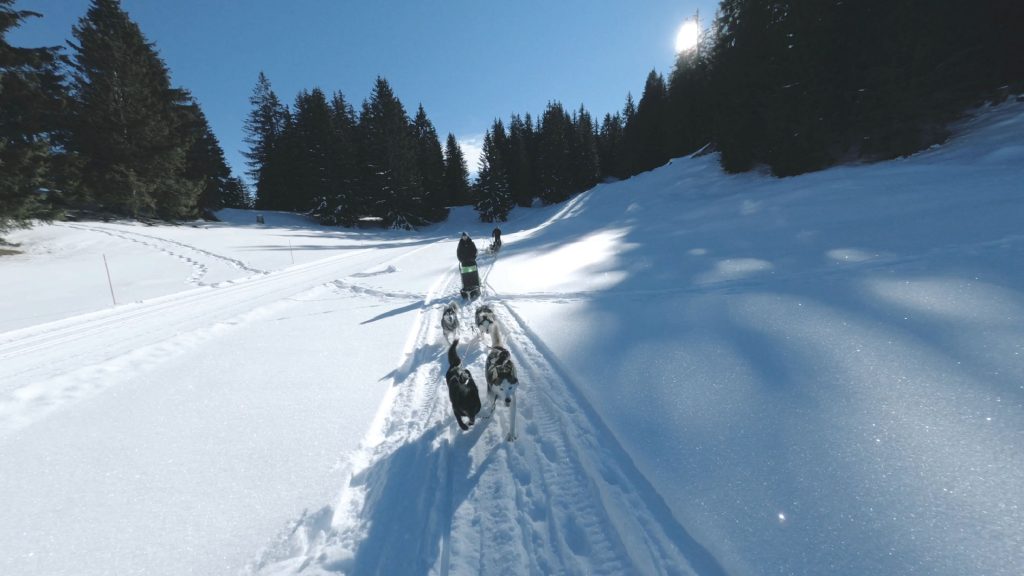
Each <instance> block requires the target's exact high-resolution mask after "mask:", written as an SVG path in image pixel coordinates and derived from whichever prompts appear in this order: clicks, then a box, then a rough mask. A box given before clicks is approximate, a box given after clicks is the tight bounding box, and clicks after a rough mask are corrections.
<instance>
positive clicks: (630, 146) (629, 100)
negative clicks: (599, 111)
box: [612, 93, 640, 179]
mask: <svg viewBox="0 0 1024 576" xmlns="http://www.w3.org/2000/svg"><path fill="white" fill-rule="evenodd" d="M639 135H640V133H639V132H638V131H637V130H636V104H635V103H634V102H633V94H632V93H627V94H626V103H625V104H624V105H623V106H622V140H621V141H622V145H621V146H620V149H619V154H617V155H616V157H615V165H614V166H613V167H612V174H613V175H614V176H615V177H616V178H620V179H621V178H629V177H630V176H632V175H633V174H635V172H633V158H634V157H636V155H637V152H636V150H637V149H638V148H639V147H640V143H639Z"/></svg>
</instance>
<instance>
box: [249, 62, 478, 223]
mask: <svg viewBox="0 0 1024 576" xmlns="http://www.w3.org/2000/svg"><path fill="white" fill-rule="evenodd" d="M250 103H251V104H252V111H251V112H250V114H249V117H248V119H247V121H246V124H245V131H246V142H247V143H248V144H249V151H248V152H247V153H246V157H247V158H248V165H249V175H250V177H251V178H252V181H253V182H255V186H256V191H255V196H256V198H255V205H256V208H259V209H263V210H289V211H298V212H308V213H312V214H313V215H314V216H315V217H317V218H318V219H319V220H320V221H321V222H322V223H324V224H330V225H334V224H339V225H343V226H352V225H354V224H356V223H357V222H358V221H360V220H363V219H368V218H369V219H375V220H376V221H378V222H380V223H381V224H382V225H384V226H388V227H393V228H405V229H409V228H413V227H416V226H421V225H424V224H429V223H431V222H439V221H441V220H444V219H445V218H447V217H448V207H449V206H453V205H461V204H466V203H468V202H469V201H470V195H469V177H468V171H467V168H466V162H465V159H464V157H463V155H462V151H461V149H460V148H459V146H458V143H457V142H456V141H455V136H453V135H451V134H449V135H448V140H447V145H446V147H445V150H444V151H442V149H441V143H440V141H439V140H438V136H437V131H436V129H435V128H434V125H433V124H432V123H431V121H430V120H429V119H428V118H427V113H426V112H425V111H424V109H423V106H420V107H419V108H418V110H417V111H416V115H415V117H413V118H410V117H409V116H408V114H407V113H406V111H405V107H404V106H403V105H402V102H401V101H400V100H399V99H398V97H397V96H395V94H394V92H393V91H392V89H391V86H390V85H389V84H388V82H387V80H385V79H384V78H377V81H376V84H375V85H374V88H373V92H372V93H371V95H370V97H369V98H368V99H366V100H365V101H364V102H363V103H362V107H361V109H360V112H359V114H356V112H355V110H354V108H353V107H352V105H351V104H349V103H348V102H347V101H346V100H345V96H344V95H343V94H342V93H341V92H335V93H334V94H333V95H332V96H331V98H330V101H328V98H327V95H326V94H324V92H323V91H322V90H320V89H319V88H314V89H313V90H303V91H302V92H300V93H299V94H298V95H297V96H296V98H295V103H294V105H293V106H290V107H289V106H286V105H284V104H283V103H282V102H281V100H280V98H278V96H277V94H275V93H274V91H273V89H272V88H271V85H270V81H269V80H268V79H267V77H266V75H265V74H263V73H260V76H259V78H258V80H257V82H256V88H255V89H254V90H253V94H252V97H251V98H250Z"/></svg>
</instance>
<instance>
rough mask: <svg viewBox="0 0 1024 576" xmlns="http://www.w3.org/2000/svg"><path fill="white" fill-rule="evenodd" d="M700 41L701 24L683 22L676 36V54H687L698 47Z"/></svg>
mask: <svg viewBox="0 0 1024 576" xmlns="http://www.w3.org/2000/svg"><path fill="white" fill-rule="evenodd" d="M698 40H700V24H698V23H696V22H694V21H693V20H687V21H686V22H683V25H682V26H680V27H679V32H678V33H677V34H676V53H679V52H686V51H687V50H690V49H691V48H693V47H694V46H696V45H697V41H698Z"/></svg>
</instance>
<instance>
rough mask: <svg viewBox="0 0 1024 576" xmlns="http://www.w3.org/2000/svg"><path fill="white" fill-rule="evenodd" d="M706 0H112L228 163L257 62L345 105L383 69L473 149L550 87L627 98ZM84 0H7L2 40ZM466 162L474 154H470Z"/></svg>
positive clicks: (51, 37)
mask: <svg viewBox="0 0 1024 576" xmlns="http://www.w3.org/2000/svg"><path fill="white" fill-rule="evenodd" d="M717 5H718V2H717V1H712V0H684V1H678V0H676V1H669V0H649V1H643V2H627V1H614V2H610V1H609V2H594V1H587V0H561V1H542V0H525V1H518V2H511V1H508V0H505V1H491V2H484V1H479V0H475V1H474V0H448V1H437V0H435V1H424V0H420V1H418V2H417V1H411V0H408V1H407V0H401V1H398V0H395V1H387V0H378V1H362V2H350V1H342V0H288V1H285V2H282V1H281V0H244V1H243V0H213V1H210V0H174V1H171V2H167V1H161V0H122V6H123V8H124V9H125V10H126V11H127V12H128V14H129V15H130V16H131V18H132V19H133V20H134V21H135V22H136V23H138V24H139V26H140V28H141V29H142V32H143V33H144V34H145V35H146V38H147V39H148V40H149V41H150V42H153V43H155V44H156V47H157V49H158V50H159V52H160V55H161V56H162V57H163V59H164V61H165V62H166V63H167V65H168V67H169V68H170V70H171V74H172V81H173V82H174V84H175V85H177V86H181V87H183V88H187V89H189V90H190V91H191V92H192V94H193V95H194V96H195V97H196V99H197V100H198V101H199V103H200V105H201V106H202V108H203V111H204V112H205V113H206V115H207V117H208V119H209V121H210V125H211V126H212V128H213V131H214V133H215V134H216V135H217V138H218V139H219V140H220V142H221V146H222V147H223V148H224V153H225V155H226V157H227V159H228V163H229V164H230V165H231V167H232V170H233V171H234V172H235V173H236V174H240V175H241V174H242V173H243V172H244V171H245V169H246V167H245V165H244V159H243V157H242V154H241V152H242V150H244V149H245V148H246V146H245V143H244V142H243V137H244V134H243V130H242V126H243V123H244V121H245V118H246V116H247V115H248V113H249V110H250V105H249V96H250V95H251V94H252V90H253V87H254V86H255V84H256V78H257V75H258V74H259V72H260V71H261V70H262V71H264V72H265V73H266V74H267V77H268V78H269V79H270V82H271V85H272V86H273V88H274V91H275V92H276V93H277V95H278V96H279V97H280V98H281V99H282V100H283V101H284V102H286V103H288V104H291V103H292V102H293V101H294V98H295V95H296V94H297V93H298V92H299V91H300V90H302V89H311V88H314V87H320V88H321V89H323V90H324V91H325V92H327V93H328V94H330V93H332V92H334V91H336V90H340V91H341V92H342V93H343V94H344V95H345V97H346V98H347V99H348V101H349V102H351V103H352V104H353V105H354V106H356V108H357V109H358V107H359V104H360V103H361V102H362V101H363V99H365V98H366V97H367V96H368V95H369V93H370V90H371V89H372V87H373V83H374V80H375V78H376V77H377V76H378V75H380V76H383V77H385V78H387V80H388V82H390V83H391V86H392V87H393V88H394V90H395V93H396V94H397V95H398V97H399V98H400V99H401V100H402V103H403V104H404V105H405V107H406V110H407V111H408V112H409V113H410V114H413V113H415V111H416V107H417V105H418V104H420V103H422V104H423V106H424V108H425V110H426V112H427V116H428V117H429V118H430V119H431V121H433V123H434V126H435V127H436V128H437V131H438V134H439V136H440V137H441V138H442V140H443V139H444V138H445V137H446V136H447V134H448V133H449V132H451V133H453V134H455V136H456V137H457V138H458V139H459V140H460V142H463V144H464V150H465V152H466V154H467V157H472V156H473V151H472V149H471V148H472V146H473V144H474V142H475V143H476V144H479V141H480V138H481V137H482V135H483V133H484V131H485V130H486V129H487V128H489V127H490V125H491V123H492V122H493V120H494V119H495V118H501V119H503V120H506V121H507V119H508V117H509V116H510V115H511V114H512V113H514V112H517V113H520V114H525V113H527V112H529V113H530V114H532V115H534V116H535V117H536V116H537V115H539V114H540V113H541V112H543V110H544V107H545V106H546V105H547V103H548V102H549V101H551V100H558V101H560V102H562V104H563V105H565V106H566V107H568V108H571V109H575V108H578V107H579V105H580V104H583V105H585V106H586V108H587V110H589V111H590V112H591V114H592V115H593V116H595V118H597V119H600V118H601V117H603V116H604V114H605V113H607V112H614V111H616V110H620V109H621V108H622V105H623V103H624V102H625V98H626V94H627V93H628V92H632V93H633V96H634V98H635V99H639V97H640V94H641V92H642V90H643V83H644V79H645V78H646V76H647V73H648V72H649V71H650V70H651V69H652V68H653V69H656V70H658V71H659V72H661V73H663V74H666V75H667V74H668V73H669V72H670V71H671V68H672V64H673V62H674V60H675V54H674V43H675V35H676V32H677V30H678V29H679V26H680V24H681V23H682V22H683V21H684V20H685V19H686V18H688V17H692V16H693V14H694V12H695V11H697V10H699V11H700V14H701V20H702V21H703V22H704V23H705V24H706V23H708V22H709V21H710V20H711V18H712V16H713V15H714V10H715V7H716V6H717ZM88 6H89V0H20V1H18V2H17V3H16V4H15V8H16V9H20V10H32V11H35V12H40V13H42V14H43V16H44V17H43V18H41V19H32V20H29V21H27V22H26V23H25V24H24V25H22V26H21V27H20V28H18V29H16V30H14V31H13V32H12V33H11V34H10V35H9V36H8V40H9V41H10V42H11V43H12V44H15V45H22V46H41V45H55V44H62V43H63V42H64V40H65V39H67V38H69V37H70V35H71V27H72V26H73V25H74V24H75V23H76V22H77V21H78V19H79V18H80V17H82V16H83V15H84V14H85V12H86V9H87V8H88ZM470 169H471V170H473V171H475V166H470Z"/></svg>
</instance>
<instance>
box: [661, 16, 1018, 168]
mask: <svg viewBox="0 0 1024 576" xmlns="http://www.w3.org/2000/svg"><path fill="white" fill-rule="evenodd" d="M1021 6H1022V5H1021V3H1019V2H1016V3H1014V2H1007V1H1006V0H985V1H983V2H979V3H975V4H972V5H970V6H965V5H963V4H962V3H954V2H952V1H951V0H934V1H933V0H901V1H898V2H892V1H883V0H863V1H859V2H807V1H796V0H771V1H762V0H724V1H723V2H722V3H721V6H720V11H719V15H718V18H717V19H716V21H715V32H714V34H715V35H714V38H713V45H712V46H711V47H709V48H708V50H707V52H708V53H709V54H710V58H709V59H707V60H704V59H701V60H699V61H697V62H695V63H694V64H693V65H692V66H690V67H688V68H687V69H686V70H685V71H687V73H685V74H682V73H681V74H678V75H674V76H673V82H674V83H675V82H680V83H683V84H684V85H686V86H687V87H693V86H696V87H697V90H696V92H695V95H703V90H704V89H707V90H709V92H708V94H709V96H710V98H703V97H702V98H701V101H702V102H711V103H713V104H712V105H711V106H710V107H711V108H712V109H713V111H714V113H713V125H712V129H711V134H712V136H713V139H714V141H715V143H716V144H717V146H718V148H719V150H720V151H721V154H722V156H721V157H722V164H723V166H724V167H725V168H726V169H727V170H730V171H738V170H746V169H749V168H750V167H752V166H753V165H754V164H756V163H765V164H767V165H768V166H770V167H771V169H772V171H773V172H774V173H775V174H777V175H780V176H785V175H790V174H799V173H801V172H806V171H808V170H816V169H820V168H823V167H825V166H828V165H831V164H833V163H834V162H836V161H838V160H843V159H852V158H864V159H868V160H876V159H885V158H891V157H894V156H899V155H905V154H910V153H912V152H915V151H917V150H920V149H922V148H923V147H926V146H928V145H930V144H933V143H936V142H940V141H942V140H943V139H944V138H945V137H946V125H947V124H948V123H949V122H950V121H951V120H954V119H955V118H957V117H958V116H959V115H960V114H962V113H963V111H964V110H965V109H967V108H969V107H971V106H974V105H976V104H979V103H980V102H982V101H983V100H984V99H986V98H991V97H993V96H997V95H998V91H999V90H1000V87H1002V86H1004V85H1008V86H1010V90H1014V89H1016V90H1020V89H1021V88H1024V85H1022V83H1024V66H1022V65H1021V62H1022V56H1021V54H1022V52H1024V51H1022V50H1021V47H1022V41H1021V40H1020V39H1021V38H1022V37H1024V8H1021ZM1014 87H1016V88H1014ZM673 89H674V86H673ZM692 105H693V103H691V104H690V106H692ZM679 107H680V108H682V107H683V104H682V103H680V104H679ZM693 130H694V133H695V134H696V133H700V132H702V130H703V129H702V128H700V127H698V128H694V129H693Z"/></svg>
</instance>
